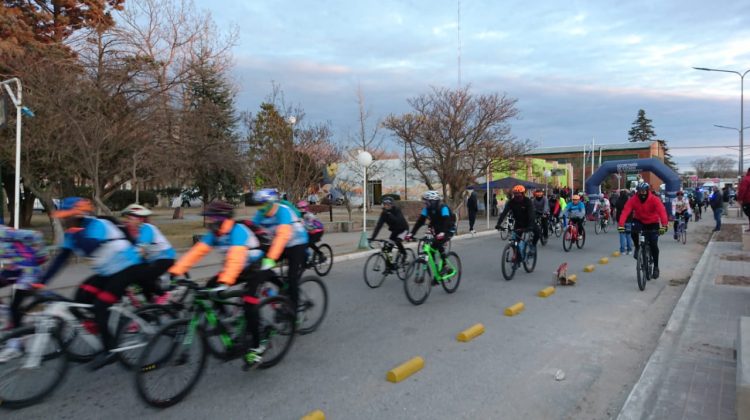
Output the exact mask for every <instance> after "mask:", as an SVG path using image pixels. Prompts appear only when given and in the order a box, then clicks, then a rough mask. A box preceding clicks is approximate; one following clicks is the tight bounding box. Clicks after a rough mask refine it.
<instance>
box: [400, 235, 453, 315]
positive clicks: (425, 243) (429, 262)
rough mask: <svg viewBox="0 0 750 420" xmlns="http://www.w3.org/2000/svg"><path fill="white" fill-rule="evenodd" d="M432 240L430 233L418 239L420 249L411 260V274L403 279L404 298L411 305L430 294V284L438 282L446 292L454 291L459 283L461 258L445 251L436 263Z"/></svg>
mask: <svg viewBox="0 0 750 420" xmlns="http://www.w3.org/2000/svg"><path fill="white" fill-rule="evenodd" d="M434 240H435V239H434V237H433V236H432V235H425V236H423V237H422V238H421V239H420V241H419V243H420V245H421V249H419V252H418V254H417V258H416V259H415V260H414V261H413V262H412V266H413V267H412V268H410V271H411V274H410V275H409V276H408V277H407V278H406V280H404V292H405V293H406V298H407V299H408V300H409V302H411V303H412V304H413V305H421V304H422V303H424V301H425V300H427V297H428V296H430V290H431V289H432V286H435V285H437V284H440V285H441V286H442V287H443V290H445V292H446V293H454V292H455V291H456V290H457V289H458V286H459V284H460V283H461V259H460V258H459V257H458V254H456V253H455V252H446V254H445V258H444V259H443V258H441V259H440V262H439V263H436V261H435V254H436V253H438V251H437V249H436V248H435V247H434V246H433V242H434ZM428 272H429V275H428ZM428 276H429V277H428Z"/></svg>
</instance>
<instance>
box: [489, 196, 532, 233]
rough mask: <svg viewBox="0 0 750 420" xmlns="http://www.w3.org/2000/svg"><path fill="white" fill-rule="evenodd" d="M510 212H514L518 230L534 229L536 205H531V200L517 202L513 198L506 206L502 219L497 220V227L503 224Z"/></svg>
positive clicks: (525, 198) (524, 199) (525, 199)
mask: <svg viewBox="0 0 750 420" xmlns="http://www.w3.org/2000/svg"><path fill="white" fill-rule="evenodd" d="M508 212H513V220H515V227H516V229H528V228H530V227H532V223H533V222H534V217H535V216H534V205H533V204H532V203H531V199H529V198H528V197H524V198H523V199H522V200H520V201H517V200H515V199H513V198H511V199H509V200H508V202H507V203H506V204H505V208H504V209H503V211H502V213H500V217H499V218H498V219H497V226H499V225H500V224H501V223H503V220H504V219H505V216H507V215H508Z"/></svg>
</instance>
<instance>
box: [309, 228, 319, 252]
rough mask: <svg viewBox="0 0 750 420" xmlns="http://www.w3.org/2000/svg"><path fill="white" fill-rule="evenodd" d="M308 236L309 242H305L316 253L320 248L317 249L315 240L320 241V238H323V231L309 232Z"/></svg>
mask: <svg viewBox="0 0 750 420" xmlns="http://www.w3.org/2000/svg"><path fill="white" fill-rule="evenodd" d="M308 236H309V242H308V243H307V244H308V245H309V246H310V248H311V249H312V250H313V251H315V253H316V254H319V253H320V249H318V246H317V245H315V244H316V243H317V242H320V240H321V239H323V232H317V233H310V234H308Z"/></svg>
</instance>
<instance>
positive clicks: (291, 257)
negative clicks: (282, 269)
mask: <svg viewBox="0 0 750 420" xmlns="http://www.w3.org/2000/svg"><path fill="white" fill-rule="evenodd" d="M305 249H307V244H302V245H295V246H292V247H289V248H286V249H285V250H284V253H283V254H281V256H282V258H286V261H287V264H289V268H288V270H289V271H288V272H287V275H288V279H287V282H288V287H289V299H290V300H291V301H292V305H294V307H295V308H297V305H298V304H299V279H300V277H302V272H303V271H305V258H306V257H307V253H306V252H305Z"/></svg>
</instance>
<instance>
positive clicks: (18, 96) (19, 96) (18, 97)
mask: <svg viewBox="0 0 750 420" xmlns="http://www.w3.org/2000/svg"><path fill="white" fill-rule="evenodd" d="M13 83H15V84H16V92H15V93H14V92H13V90H12V89H11V87H10V85H11V84H13ZM0 84H2V85H3V87H5V91H6V92H8V96H10V99H11V100H12V101H13V105H15V106H16V177H15V183H14V185H13V188H14V191H13V200H14V202H13V227H14V228H16V229H18V224H19V217H20V216H19V209H20V200H21V194H20V192H21V116H22V114H23V115H26V116H27V117H33V116H34V113H33V112H31V110H30V109H29V108H27V107H25V106H23V104H22V103H23V91H22V87H21V80H20V79H18V78H17V77H14V78H12V79H8V80H5V81H3V82H2V83H0ZM0 205H5V203H0Z"/></svg>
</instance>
